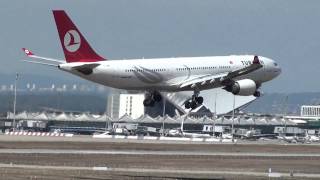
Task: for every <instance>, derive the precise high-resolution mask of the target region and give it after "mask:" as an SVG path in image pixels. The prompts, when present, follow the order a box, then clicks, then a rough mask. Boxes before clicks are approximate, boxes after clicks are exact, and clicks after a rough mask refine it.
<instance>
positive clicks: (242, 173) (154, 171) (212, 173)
mask: <svg viewBox="0 0 320 180" xmlns="http://www.w3.org/2000/svg"><path fill="white" fill-rule="evenodd" d="M0 168H23V169H35V170H73V171H109V172H118V173H121V172H125V173H128V172H130V173H152V174H157V173H167V174H172V173H180V174H184V175H188V174H190V175H191V174H192V175H194V174H199V175H203V174H206V175H209V176H213V177H214V176H221V175H223V174H229V175H233V176H240V177H241V176H251V177H252V176H253V177H254V176H258V177H263V176H264V177H268V176H272V175H273V174H272V173H266V172H250V171H231V172H230V171H192V172H191V171H189V170H188V171H187V170H169V169H167V170H165V169H140V168H109V167H74V166H38V165H14V164H0ZM275 175H277V176H280V177H292V174H290V173H274V176H275ZM294 176H295V177H296V178H320V174H304V173H295V174H294ZM166 178H169V177H166ZM193 179H195V178H193Z"/></svg>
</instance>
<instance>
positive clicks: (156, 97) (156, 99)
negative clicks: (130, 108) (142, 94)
mask: <svg viewBox="0 0 320 180" xmlns="http://www.w3.org/2000/svg"><path fill="white" fill-rule="evenodd" d="M153 99H154V100H155V101H157V102H159V101H161V99H162V96H161V94H159V93H155V94H154V95H153Z"/></svg>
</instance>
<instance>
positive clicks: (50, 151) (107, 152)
mask: <svg viewBox="0 0 320 180" xmlns="http://www.w3.org/2000/svg"><path fill="white" fill-rule="evenodd" d="M0 154H80V155H81V154H83V155H91V154H103V155H161V156H164V155H166V156H179V155H181V156H228V157H232V156H236V157H302V158H303V157H306V158H307V157H309V158H310V157H313V158H316V157H320V153H318V154H298V153H240V152H239V153H230V152H198V151H151V150H150V151H142V150H127V151H124V150H77V149H68V150H66V149H0Z"/></svg>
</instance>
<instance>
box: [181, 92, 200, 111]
mask: <svg viewBox="0 0 320 180" xmlns="http://www.w3.org/2000/svg"><path fill="white" fill-rule="evenodd" d="M202 103H203V97H201V96H199V92H197V91H195V92H194V93H193V95H192V97H191V99H189V100H187V101H185V102H184V107H185V108H186V109H190V108H191V109H195V108H197V107H198V106H200V105H202Z"/></svg>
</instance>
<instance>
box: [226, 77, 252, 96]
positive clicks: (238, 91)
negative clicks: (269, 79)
mask: <svg viewBox="0 0 320 180" xmlns="http://www.w3.org/2000/svg"><path fill="white" fill-rule="evenodd" d="M226 90H227V91H229V92H232V93H233V94H234V95H239V96H251V95H254V94H255V92H256V90H257V85H256V83H255V82H254V81H253V80H251V79H242V80H239V81H236V82H234V83H233V84H232V85H231V86H230V87H227V88H226Z"/></svg>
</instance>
